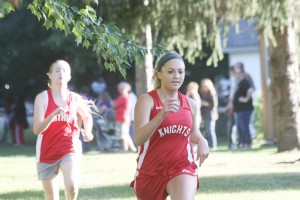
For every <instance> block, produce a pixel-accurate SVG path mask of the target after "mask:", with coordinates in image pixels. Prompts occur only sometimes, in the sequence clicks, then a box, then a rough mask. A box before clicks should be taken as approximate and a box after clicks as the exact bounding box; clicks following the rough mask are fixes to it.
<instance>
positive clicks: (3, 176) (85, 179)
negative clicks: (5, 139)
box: [0, 132, 300, 200]
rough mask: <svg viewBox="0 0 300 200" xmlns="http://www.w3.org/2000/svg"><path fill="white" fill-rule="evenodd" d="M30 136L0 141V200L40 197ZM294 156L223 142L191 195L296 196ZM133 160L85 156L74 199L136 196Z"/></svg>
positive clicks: (281, 199)
mask: <svg viewBox="0 0 300 200" xmlns="http://www.w3.org/2000/svg"><path fill="white" fill-rule="evenodd" d="M31 134H32V133H29V132H27V137H26V139H27V144H26V145H25V146H23V147H14V146H11V145H9V144H5V143H0V199H34V200H37V199H43V191H42V185H41V183H40V182H39V181H38V180H37V174H36V165H35V157H34V156H35V155H34V154H35V145H34V140H35V137H34V136H33V134H32V135H31ZM92 145H94V144H93V143H92ZM299 158H300V152H299V151H291V152H286V153H276V148H275V147H272V146H271V147H260V146H258V145H256V146H254V148H253V149H252V150H235V151H228V150H227V148H226V144H224V145H221V146H220V147H219V150H218V151H215V152H211V153H210V156H209V158H208V160H207V161H206V162H205V163H204V165H203V166H202V167H201V168H200V170H199V177H200V181H201V189H200V190H198V192H197V196H196V199H205V200H260V199H262V200H298V199H300V162H299V161H297V162H295V161H296V160H298V159H299ZM135 159H136V154H134V153H101V152H98V151H91V152H89V153H87V154H84V158H83V163H82V181H81V187H80V192H79V198H78V199H80V200H81V199H83V200H85V199H86V200H91V199H128V200H133V199H135V196H134V192H133V190H132V189H131V188H130V187H129V186H128V185H129V183H130V181H131V180H132V178H133V174H134V170H135V164H136V163H135ZM60 178H61V177H60ZM61 188H63V187H62V179H61ZM61 197H62V198H61V199H63V191H61Z"/></svg>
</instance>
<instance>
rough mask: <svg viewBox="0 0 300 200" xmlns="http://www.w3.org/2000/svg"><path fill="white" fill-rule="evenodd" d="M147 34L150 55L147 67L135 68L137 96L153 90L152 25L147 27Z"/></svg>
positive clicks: (146, 61) (147, 58)
mask: <svg viewBox="0 0 300 200" xmlns="http://www.w3.org/2000/svg"><path fill="white" fill-rule="evenodd" d="M145 32H146V35H145V36H146V44H147V48H148V54H147V55H146V57H145V66H136V67H135V88H136V94H137V96H139V95H141V94H144V93H146V92H148V91H150V90H151V89H152V84H151V78H152V74H153V58H152V55H151V53H150V49H151V48H152V34H151V25H150V24H147V25H146V27H145Z"/></svg>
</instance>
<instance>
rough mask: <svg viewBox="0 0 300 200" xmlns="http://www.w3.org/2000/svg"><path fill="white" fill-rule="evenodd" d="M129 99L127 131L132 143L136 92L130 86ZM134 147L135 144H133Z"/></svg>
mask: <svg viewBox="0 0 300 200" xmlns="http://www.w3.org/2000/svg"><path fill="white" fill-rule="evenodd" d="M129 99H130V119H131V120H130V127H129V133H130V137H131V140H132V141H133V143H134V131H133V123H134V108H135V104H136V101H137V96H136V94H135V93H134V92H133V91H132V88H131V87H130V93H129ZM134 146H135V147H136V145H135V144H134Z"/></svg>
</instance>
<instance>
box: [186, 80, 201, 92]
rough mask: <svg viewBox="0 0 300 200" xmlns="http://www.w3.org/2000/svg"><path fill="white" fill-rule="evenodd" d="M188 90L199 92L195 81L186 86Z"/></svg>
mask: <svg viewBox="0 0 300 200" xmlns="http://www.w3.org/2000/svg"><path fill="white" fill-rule="evenodd" d="M188 90H191V91H194V92H198V90H199V84H198V83H197V82H195V81H192V82H190V83H189V84H188Z"/></svg>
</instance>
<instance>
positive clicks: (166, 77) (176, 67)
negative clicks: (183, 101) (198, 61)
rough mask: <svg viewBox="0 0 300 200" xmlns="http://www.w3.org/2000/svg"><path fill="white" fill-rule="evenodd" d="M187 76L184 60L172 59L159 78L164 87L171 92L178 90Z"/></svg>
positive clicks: (163, 68)
mask: <svg viewBox="0 0 300 200" xmlns="http://www.w3.org/2000/svg"><path fill="white" fill-rule="evenodd" d="M184 76H185V65H184V63H183V61H182V60H179V59H172V60H169V61H168V62H166V63H165V65H164V66H163V67H162V69H161V71H160V72H158V78H159V79H160V80H161V85H162V87H166V88H168V89H171V90H178V89H179V88H180V87H181V85H182V83H183V81H184Z"/></svg>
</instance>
